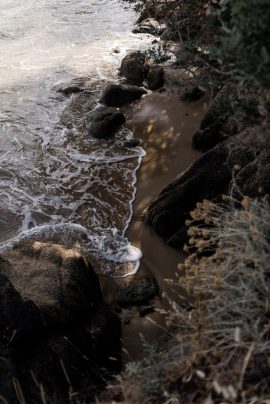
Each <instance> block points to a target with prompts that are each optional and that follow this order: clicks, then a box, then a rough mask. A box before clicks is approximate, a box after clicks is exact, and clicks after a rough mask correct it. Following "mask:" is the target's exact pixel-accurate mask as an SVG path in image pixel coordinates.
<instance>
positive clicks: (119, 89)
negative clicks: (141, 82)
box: [100, 84, 147, 107]
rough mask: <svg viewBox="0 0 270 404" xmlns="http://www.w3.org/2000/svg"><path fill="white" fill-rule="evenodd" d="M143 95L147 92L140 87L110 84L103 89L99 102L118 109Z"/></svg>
mask: <svg viewBox="0 0 270 404" xmlns="http://www.w3.org/2000/svg"><path fill="white" fill-rule="evenodd" d="M144 94H147V91H146V90H145V89H144V88H141V87H137V86H132V85H123V84H111V85H110V86H108V87H107V88H106V89H105V91H104V93H103V95H102V97H101V100H100V101H101V102H102V103H103V104H105V105H107V106H108V107H120V106H122V105H124V104H127V103H130V102H133V101H136V100H138V99H139V98H141V97H142V96H143V95H144Z"/></svg>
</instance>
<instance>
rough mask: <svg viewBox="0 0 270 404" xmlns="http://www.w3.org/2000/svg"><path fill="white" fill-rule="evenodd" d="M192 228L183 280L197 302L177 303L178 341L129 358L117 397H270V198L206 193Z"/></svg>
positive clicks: (171, 316)
mask: <svg viewBox="0 0 270 404" xmlns="http://www.w3.org/2000/svg"><path fill="white" fill-rule="evenodd" d="M189 235H190V245H189V247H188V249H189V250H191V251H192V253H191V254H190V255H189V257H188V259H187V260H186V261H185V263H184V264H183V265H181V269H184V271H185V275H184V276H183V277H180V278H179V285H181V287H184V288H185V289H186V291H187V292H188V294H189V295H190V301H192V302H193V304H190V305H189V306H187V307H186V308H183V306H182V305H181V304H177V303H175V302H173V303H172V310H171V312H170V313H168V324H169V323H170V324H171V326H172V330H173V333H174V337H173V339H172V341H171V342H170V344H169V345H168V346H167V347H165V348H164V349H163V350H162V351H161V352H152V353H151V354H150V355H149V356H148V357H147V358H145V359H144V360H143V361H141V362H136V363H133V364H130V365H129V367H128V369H127V371H126V372H125V373H124V374H123V375H122V376H121V378H120V380H119V383H118V386H117V389H118V393H121V395H119V397H120V396H121V399H120V398H119V400H118V401H122V402H125V403H137V402H140V403H167V404H169V403H171V404H172V403H183V404H188V403H204V404H211V403H232V404H233V403H249V404H251V403H260V404H261V403H270V340H269V336H270V265H269V257H270V244H269V240H270V209H269V204H268V202H267V201H266V199H265V200H261V201H258V200H250V199H249V198H244V199H243V201H242V209H240V210H239V209H236V208H235V206H234V203H233V201H227V203H226V204H224V206H221V205H215V204H213V203H210V202H208V201H205V202H203V203H200V204H198V205H197V208H196V210H195V211H194V212H192V220H191V221H190V222H189ZM115 389H116V386H113V388H112V390H113V391H114V392H115V391H116V390H115Z"/></svg>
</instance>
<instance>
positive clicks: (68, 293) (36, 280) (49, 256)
mask: <svg viewBox="0 0 270 404" xmlns="http://www.w3.org/2000/svg"><path fill="white" fill-rule="evenodd" d="M4 258H5V260H6V261H3V260H2V261H1V262H0V273H1V274H3V275H4V276H5V277H7V279H8V280H9V282H10V283H11V284H12V285H13V287H14V288H15V289H16V290H17V292H18V293H19V294H20V296H21V298H23V299H25V300H28V301H30V302H32V304H34V305H35V306H36V307H37V308H38V309H39V311H40V313H42V314H43V315H44V316H45V318H46V319H47V320H48V321H50V322H52V323H56V324H59V323H64V322H70V321H72V320H74V319H78V317H83V316H85V315H87V314H88V313H89V312H90V311H91V307H92V305H93V304H97V303H100V302H101V301H102V293H101V288H100V285H99V281H98V278H97V276H96V275H95V273H94V271H93V269H92V267H91V265H90V264H89V263H88V262H87V261H86V259H85V258H84V256H83V255H82V254H80V253H79V252H78V251H76V250H73V249H67V248H66V247H64V246H62V245H58V244H53V243H41V242H37V241H33V240H26V241H23V242H20V243H18V244H17V245H15V246H14V247H13V249H11V250H10V251H8V252H7V253H5V254H4ZM28 305H30V303H28ZM9 306H10V305H9ZM30 308H31V309H32V311H33V307H29V313H31V310H30ZM32 315H33V314H32ZM25 319H26V317H25ZM31 323H32V321H31V322H30V321H29V324H31Z"/></svg>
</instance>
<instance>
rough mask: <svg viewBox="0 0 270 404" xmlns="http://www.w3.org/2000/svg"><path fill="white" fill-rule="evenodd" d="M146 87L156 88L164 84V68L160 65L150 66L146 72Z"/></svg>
mask: <svg viewBox="0 0 270 404" xmlns="http://www.w3.org/2000/svg"><path fill="white" fill-rule="evenodd" d="M146 81H147V87H148V88H149V90H158V89H159V88H160V87H163V84H164V69H163V67H160V66H151V67H150V69H149V72H148V74H147V79H146Z"/></svg>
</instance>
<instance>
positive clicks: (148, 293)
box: [116, 277, 158, 307]
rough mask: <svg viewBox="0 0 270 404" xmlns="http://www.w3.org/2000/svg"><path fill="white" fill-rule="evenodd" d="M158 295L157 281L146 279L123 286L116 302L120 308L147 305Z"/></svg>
mask: <svg viewBox="0 0 270 404" xmlns="http://www.w3.org/2000/svg"><path fill="white" fill-rule="evenodd" d="M157 294H158V285H157V281H156V280H155V279H153V278H150V277H148V278H144V279H141V280H138V281H136V282H132V283H131V284H129V285H127V286H123V287H121V288H120V289H119V290H118V293H117V297H116V301H117V304H118V305H119V306H120V307H126V306H132V305H138V304H141V303H146V302H148V301H149V300H151V299H153V298H154V297H155V296H156V295H157Z"/></svg>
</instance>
